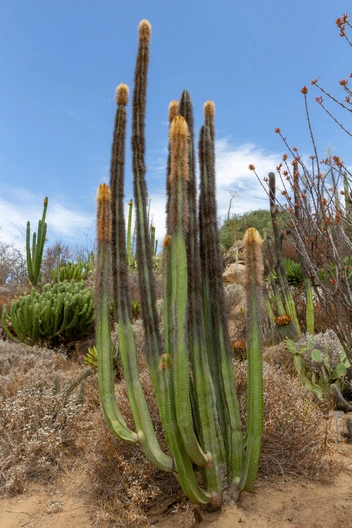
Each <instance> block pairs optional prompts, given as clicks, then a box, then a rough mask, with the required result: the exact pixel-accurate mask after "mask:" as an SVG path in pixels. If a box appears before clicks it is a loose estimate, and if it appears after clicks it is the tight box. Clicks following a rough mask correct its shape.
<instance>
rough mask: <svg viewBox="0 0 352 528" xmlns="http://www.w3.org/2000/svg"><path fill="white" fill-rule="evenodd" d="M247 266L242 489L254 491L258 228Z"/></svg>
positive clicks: (258, 419) (259, 406) (259, 426)
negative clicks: (246, 366)
mask: <svg viewBox="0 0 352 528" xmlns="http://www.w3.org/2000/svg"><path fill="white" fill-rule="evenodd" d="M243 243H244V258H245V266H246V277H245V289H246V295H247V302H246V306H247V313H246V314H247V329H248V333H247V360H248V376H247V427H246V456H245V461H244V470H243V474H242V476H241V482H240V488H241V489H242V490H250V489H251V488H252V487H253V485H254V482H255V479H256V477H257V473H258V466H259V456H260V448H261V439H262V433H263V374H262V361H261V354H262V349H263V343H262V327H263V272H264V265H263V256H262V250H261V244H262V240H261V238H260V235H259V233H258V231H257V230H256V229H254V228H253V227H250V228H249V229H247V231H246V233H245V236H244V239H243Z"/></svg>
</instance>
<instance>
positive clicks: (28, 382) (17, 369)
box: [0, 341, 84, 495]
mask: <svg viewBox="0 0 352 528" xmlns="http://www.w3.org/2000/svg"><path fill="white" fill-rule="evenodd" d="M65 363H66V362H65V358H64V356H63V355H62V354H57V353H54V352H53V351H49V350H45V349H39V348H37V347H28V346H26V345H23V344H11V345H9V343H6V342H3V341H0V494H2V495H11V494H16V493H18V492H22V491H23V489H24V486H25V483H26V481H28V480H39V479H40V480H49V479H51V478H52V477H53V476H54V475H55V474H56V472H57V470H58V469H59V467H60V466H61V464H62V462H63V459H64V457H65V455H66V454H67V453H70V452H71V453H73V452H74V450H75V445H74V431H75V427H76V422H77V420H79V418H80V415H81V414H82V413H83V412H84V410H83V406H82V405H80V404H79V403H77V402H76V401H75V398H76V396H75V395H72V396H70V397H67V396H66V395H65V394H64V393H63V392H61V393H60V392H56V390H55V386H56V383H55V379H54V378H55V372H57V371H58V369H59V368H60V369H61V370H60V381H61V382H63V383H66V382H67V381H68V380H69V375H68V374H67V373H65V372H64V370H63V369H64V368H65V366H66V365H65Z"/></svg>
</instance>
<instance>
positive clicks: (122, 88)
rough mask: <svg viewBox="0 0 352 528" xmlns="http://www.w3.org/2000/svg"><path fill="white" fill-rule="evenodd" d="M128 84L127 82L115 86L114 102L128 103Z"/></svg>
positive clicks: (124, 104) (119, 103)
mask: <svg viewBox="0 0 352 528" xmlns="http://www.w3.org/2000/svg"><path fill="white" fill-rule="evenodd" d="M128 92H129V89H128V86H127V84H119V85H118V87H117V88H116V103H117V104H118V105H122V106H127V104H128Z"/></svg>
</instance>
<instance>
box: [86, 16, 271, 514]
mask: <svg viewBox="0 0 352 528" xmlns="http://www.w3.org/2000/svg"><path fill="white" fill-rule="evenodd" d="M150 37H151V26H150V24H149V22H148V21H146V20H144V21H142V22H141V23H140V26H139V48H138V55H137V63H136V69H135V78H134V85H135V86H134V93H133V101H132V106H133V111H132V160H133V175H134V182H133V184H134V203H135V207H136V249H137V251H136V258H137V270H138V278H139V287H140V298H141V313H142V319H143V325H144V333H145V350H146V357H147V361H148V365H149V371H150V377H151V381H152V384H153V387H154V391H155V396H156V401H157V405H158V410H159V414H160V420H161V423H162V427H163V432H164V435H165V440H166V442H167V445H168V448H169V453H165V452H163V451H162V449H161V447H160V445H159V443H158V440H157V436H156V433H155V431H154V428H153V424H152V421H151V418H150V414H149V411H148V408H147V404H146V400H145V397H144V394H143V390H142V387H141V383H140V380H139V376H138V367H137V360H136V348H135V342H134V337H133V332H132V325H131V314H130V306H131V303H130V292H129V284H128V273H127V258H126V229H125V219H124V208H123V199H124V152H125V137H126V121H127V116H126V105H127V103H128V88H127V86H126V85H119V86H118V89H117V97H116V101H117V111H116V118H115V129H114V134H113V146H112V156H111V172H110V185H109V186H108V185H106V184H102V185H101V186H100V187H99V189H98V193H97V242H98V251H97V259H96V260H97V262H96V276H95V278H96V284H95V325H96V347H97V352H98V379H99V390H100V396H101V403H102V408H103V411H104V415H105V418H106V421H107V424H108V425H109V427H110V428H111V430H112V431H113V432H114V434H116V435H117V436H118V437H119V438H121V439H124V440H126V441H127V442H130V443H133V444H139V445H140V447H141V448H142V449H143V451H144V452H145V454H146V455H147V457H148V458H149V459H150V460H151V461H152V462H154V463H155V465H156V466H157V467H158V468H160V469H162V470H165V471H168V472H173V473H174V474H175V476H176V477H177V478H178V480H179V483H180V485H181V487H182V488H183V490H184V492H185V493H186V495H187V496H188V497H189V498H190V499H191V500H192V501H193V502H195V503H198V504H207V503H211V504H212V506H214V507H216V506H219V505H220V504H221V501H222V494H223V490H224V489H225V488H228V489H229V490H230V493H231V496H232V497H233V498H234V499H236V498H237V497H238V496H239V494H240V492H241V491H242V490H249V489H251V487H252V486H253V484H254V481H255V479H256V475H257V471H258V464H259V455H260V447H261V436H262V428H263V385H262V364H261V353H262V314H263V299H262V292H263V260H262V251H261V239H260V236H259V234H258V232H257V231H256V230H255V229H253V228H251V229H249V230H248V231H247V233H246V236H245V239H244V250H245V258H246V270H247V277H246V291H247V306H248V309H247V317H248V321H247V327H248V336H247V356H248V391H247V424H246V432H245V434H244V432H243V424H242V422H241V418H240V410H239V404H238V400H237V395H236V389H235V383H234V372H233V364H232V347H231V341H230V339H229V334H228V324H227V314H226V302H225V294H224V288H223V281H222V255H221V251H220V243H219V232H218V227H217V209H216V199H215V125H214V115H215V107H214V104H213V103H212V102H211V101H208V102H207V103H206V104H205V105H204V124H203V126H202V127H201V131H200V138H199V145H198V153H199V166H200V196H199V200H197V183H196V179H195V165H196V149H195V145H194V130H193V110H192V103H191V99H190V96H189V94H188V92H183V94H182V96H181V99H180V101H179V102H175V101H173V102H172V103H171V105H170V107H169V120H170V131H169V156H168V164H167V184H166V189H167V235H166V237H165V240H164V244H163V277H164V317H163V322H164V323H163V324H164V328H163V340H162V338H161V332H160V327H159V314H158V311H157V307H156V306H157V305H156V293H155V287H154V276H153V260H152V259H153V246H152V241H151V237H150V230H149V223H148V212H147V200H148V197H147V196H148V195H147V184H146V177H145V176H146V165H145V115H146V88H147V71H148V62H149V44H150ZM197 202H199V204H198V203H197ZM127 247H129V246H128V245H127ZM111 292H112V293H111ZM110 295H111V296H112V301H113V306H114V317H113V318H114V321H115V322H117V323H118V340H119V352H120V356H121V362H122V366H123V372H124V378H125V381H126V386H127V390H128V396H129V400H130V404H131V409H132V413H133V417H134V422H135V430H132V429H131V428H130V427H129V426H128V425H127V423H126V421H125V420H124V418H123V416H122V415H121V413H120V410H119V406H118V402H117V401H116V397H115V390H114V375H113V343H112V339H111V317H110V313H109V306H110V303H111V298H110ZM197 468H198V470H199V473H200V475H201V483H200V480H199V477H198V475H197V473H198V471H196V470H197Z"/></svg>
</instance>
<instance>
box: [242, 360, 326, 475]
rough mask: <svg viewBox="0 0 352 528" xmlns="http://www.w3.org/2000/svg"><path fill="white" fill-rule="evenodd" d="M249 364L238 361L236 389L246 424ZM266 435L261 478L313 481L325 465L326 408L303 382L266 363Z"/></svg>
mask: <svg viewBox="0 0 352 528" xmlns="http://www.w3.org/2000/svg"><path fill="white" fill-rule="evenodd" d="M246 370H247V365H246V362H236V364H235V376H236V384H237V385H236V387H237V392H238V395H239V400H240V407H241V414H242V418H243V423H244V420H245V412H246V389H247V377H246ZM263 376H264V432H263V444H262V453H261V461H260V468H259V475H260V477H266V478H267V477H271V476H277V475H281V476H282V477H285V478H287V477H290V478H292V477H294V478H297V477H305V478H314V477H316V476H317V474H318V473H319V471H320V470H321V469H323V468H324V467H325V466H326V463H325V456H326V455H327V454H328V451H329V448H328V436H329V429H330V428H329V422H328V420H327V409H322V408H321V407H319V406H318V405H317V403H315V401H314V395H313V394H312V393H309V392H308V391H307V390H306V388H305V387H303V385H302V384H301V383H300V381H299V380H298V379H297V378H295V377H292V376H290V375H289V374H288V373H286V372H284V371H282V370H281V369H279V368H277V367H275V366H273V365H269V364H267V363H264V371H263Z"/></svg>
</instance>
